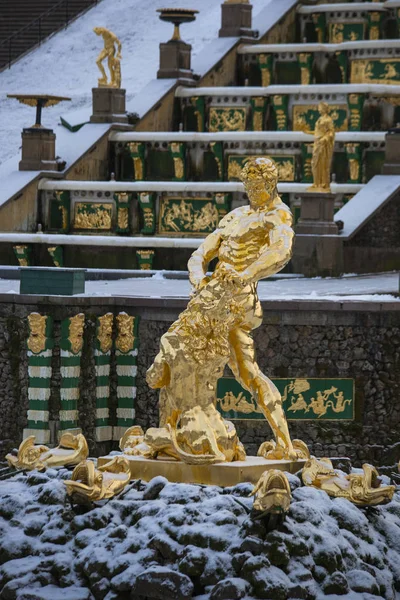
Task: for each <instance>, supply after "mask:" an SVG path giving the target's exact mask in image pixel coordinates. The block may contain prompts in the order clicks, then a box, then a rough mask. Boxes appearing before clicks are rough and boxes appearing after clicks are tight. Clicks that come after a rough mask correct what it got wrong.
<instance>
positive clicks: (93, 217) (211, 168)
mask: <svg viewBox="0 0 400 600" xmlns="http://www.w3.org/2000/svg"><path fill="white" fill-rule="evenodd" d="M391 2H392V4H393V1H392V0H391ZM386 5H387V7H386ZM296 20H297V28H295V27H293V28H292V31H291V32H288V36H287V37H288V40H287V43H280V44H257V43H249V42H248V41H247V42H246V43H245V44H242V45H240V46H239V49H238V52H237V55H236V81H234V82H233V85H231V86H229V87H228V86H225V87H202V86H201V82H200V85H199V86H198V87H183V86H180V87H177V88H176V91H175V108H174V115H173V118H172V120H171V127H170V131H165V132H157V131H147V132H146V131H140V130H139V128H137V129H138V130H137V131H125V132H121V131H115V130H114V131H111V132H110V133H109V137H108V149H109V162H108V176H109V178H110V180H109V181H73V178H68V180H67V179H65V180H55V179H47V180H42V181H41V183H40V190H41V191H40V207H41V213H40V215H41V226H42V227H43V231H44V233H45V235H43V234H40V235H37V234H32V233H31V234H28V233H27V234H21V237H19V238H18V240H19V243H20V244H21V243H24V244H26V246H25V247H26V248H27V251H26V253H24V254H23V256H22V255H21V256H22V260H25V261H26V260H29V257H28V255H29V256H32V254H30V252H28V250H29V248H34V255H35V256H36V259H34V260H33V264H38V265H39V264H49V263H50V264H51V260H52V258H51V256H52V255H50V256H49V255H48V254H47V253H46V245H49V244H50V243H51V244H52V246H53V250H54V246H57V248H58V255H57V256H58V258H57V261H58V262H59V261H60V256H62V261H63V263H64V264H65V266H91V267H98V268H126V269H132V268H136V267H138V268H152V267H153V268H156V269H185V266H186V261H187V258H188V256H189V254H190V253H191V252H192V251H193V248H195V247H196V246H197V245H198V244H199V243H200V241H201V238H203V237H205V236H206V235H207V234H208V233H209V232H210V231H212V230H214V229H215V227H216V226H217V224H218V221H219V220H220V218H221V217H222V216H223V215H224V214H225V213H226V212H227V211H229V210H232V209H233V208H236V207H237V206H240V205H241V204H243V203H246V202H247V200H246V198H245V197H244V194H243V186H242V184H241V183H240V181H239V173H240V170H241V168H242V166H243V164H244V162H245V161H246V159H247V158H248V157H250V156H257V155H258V156H265V155H268V156H271V158H273V159H274V160H275V161H276V163H277V165H278V170H279V175H280V183H279V187H278V190H279V192H280V194H281V196H282V199H283V201H284V202H286V203H287V204H288V205H289V206H290V207H291V210H292V212H293V214H294V216H295V221H296V220H297V219H298V217H299V215H300V209H301V193H302V192H304V191H305V190H306V188H307V187H309V185H310V182H311V181H312V173H311V155H312V142H313V135H312V132H313V129H314V126H315V122H316V120H317V118H318V116H319V115H318V108H317V107H318V103H319V102H321V101H324V102H327V103H328V104H329V106H330V109H331V115H332V118H333V120H334V123H335V126H336V130H337V134H336V141H335V149H334V159H333V167H332V170H333V173H334V179H333V183H332V192H333V193H334V194H335V210H336V211H338V212H337V216H338V220H340V219H341V218H342V216H343V220H344V221H345V228H344V232H343V234H342V236H341V240H342V242H341V243H343V244H344V250H345V252H347V256H348V257H351V260H350V258H349V260H348V263H347V264H346V269H345V270H347V271H357V272H366V271H370V270H371V266H373V268H372V270H385V269H393V268H397V267H396V264H397V262H396V261H398V260H399V257H400V248H398V251H397V249H394V248H390V247H388V248H386V247H384V246H385V242H384V239H378V237H379V236H378V235H377V234H376V233H375V232H374V228H372V231H371V232H370V234H369V233H368V231H367V229H366V228H368V227H369V222H370V219H371V218H372V216H373V214H374V215H376V214H377V213H379V212H381V213H382V211H386V213H387V215H386V213H385V216H384V218H383V217H382V216H381V217H379V218H381V219H382V218H383V220H384V221H385V222H389V223H392V227H393V228H394V229H395V228H396V227H398V226H400V223H399V222H398V221H399V219H400V217H399V214H398V213H399V211H398V209H396V208H393V207H394V206H395V204H394V203H397V205H398V187H399V186H400V183H399V182H398V181H397V179H399V178H397V179H396V178H395V177H394V178H393V180H391V181H390V186H389V187H390V189H389V188H388V190H387V194H386V195H384V194H383V193H382V197H381V198H379V201H375V200H376V197H377V194H376V189H382V190H383V187H384V186H383V187H382V185H383V184H382V181H381V179H378V180H377V179H376V176H377V175H380V173H381V170H382V166H383V164H384V161H385V143H386V138H385V136H386V132H387V130H389V129H391V128H393V127H395V126H396V123H398V122H399V121H400V67H399V66H398V65H400V62H399V59H400V42H399V41H398V39H388V38H387V36H388V35H392V36H395V35H398V33H396V32H398V30H399V28H400V15H397V12H396V11H395V10H394V8H393V7H392V6H391V3H390V2H381V3H379V2H375V3H369V2H365V3H362V2H358V3H349V10H348V11H346V10H344V5H343V3H341V4H339V5H338V6H337V8H336V7H335V4H318V5H313V6H302V5H301V3H298V4H297V7H296ZM300 40H301V41H300ZM370 180H374V181H375V183H374V184H373V185H372V186H371V189H372V188H374V186H375V188H374V190H375V191H373V196H374V198H375V200H373V199H370V198H369V193H368V192H366V191H364V192H362V191H363V188H364V187H365V186H366V184H368V182H369V181H370ZM387 181H388V182H389V179H388V180H387ZM365 189H367V188H365ZM399 189H400V188H399ZM359 193H363V194H364V195H363V196H362V199H361V200H360V202H361V204H360V202H358V201H356V202H354V203H352V198H353V197H354V196H357V194H359ZM372 200H373V202H372ZM372 204H373V206H374V209H373V211H372V210H369V209H366V210H364V208H363V207H365V206H367V207H368V205H371V206H372ZM389 205H390V206H389ZM352 206H354V207H356V208H355V209H354V210H356V211H359V212H360V218H358V219H357V218H356V219H353V220H352V224H351V227H349V223H350V218H349V215H351V213H352V208H351V207H352ZM357 206H358V207H359V208H358V209H357ZM345 207H346V209H345ZM391 207H392V208H391ZM341 211H344V212H341ZM361 213H362V214H361ZM382 214H383V213H382ZM48 234H50V235H48ZM83 234H84V235H83ZM88 234H89V235H88ZM4 235H6V234H3V237H4ZM9 235H10V236H11V237H10V238H9V239H10V241H11V239H14V238H12V234H9ZM24 236H25V237H24ZM89 236H90V240H91V241H88V237H89ZM3 237H2V240H3ZM338 237H340V235H339V236H338ZM366 237H367V238H368V239H371V245H372V246H373V245H374V244H376V247H377V248H378V247H379V252H377V253H376V262H374V261H375V258H374V257H372V255H371V257H370V261H369V262H367V263H366V262H365V261H364V260H363V254H364V253H365V238H366ZM389 238H390V236H389V237H388V239H389ZM7 239H8V238H7ZM15 239H16V238H15ZM372 240H373V241H372ZM4 241H6V238H5V237H4ZM90 244H92V246H93V248H92V249H90V250H89V249H88V245H90ZM110 245H112V246H113V252H110V251H109V249H110ZM397 245H400V244H397ZM83 246H84V247H85V249H84V248H83ZM19 248H22V246H19ZM128 248H130V249H132V250H133V249H135V251H132V250H130V251H129V252H127V249H128ZM177 248H179V251H177ZM49 250H50V249H49ZM84 251H85V252H87V257H88V258H87V262H85V264H83V263H82V257H83V252H84ZM135 252H136V254H135ZM390 256H391V257H392V258H393V257H395V259H394V260H392V259H390V260H391V262H390V260H389V258H390ZM388 257H389V258H388ZM35 261H36V262H35ZM351 261H352V262H351ZM54 264H56V263H54Z"/></svg>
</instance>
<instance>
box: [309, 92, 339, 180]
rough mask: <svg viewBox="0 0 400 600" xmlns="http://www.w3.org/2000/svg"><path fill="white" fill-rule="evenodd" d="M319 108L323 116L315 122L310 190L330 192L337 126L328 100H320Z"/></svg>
mask: <svg viewBox="0 0 400 600" xmlns="http://www.w3.org/2000/svg"><path fill="white" fill-rule="evenodd" d="M318 110H319V113H320V115H321V116H320V117H319V119H318V121H317V122H316V124H315V132H314V135H315V139H314V146H313V154H312V159H311V169H312V174H313V184H312V186H311V187H309V188H308V190H309V191H314V192H330V191H331V186H330V181H331V163H332V156H333V146H334V143H335V127H334V125H333V121H332V118H331V117H330V116H329V105H328V104H327V103H326V102H320V103H319V105H318Z"/></svg>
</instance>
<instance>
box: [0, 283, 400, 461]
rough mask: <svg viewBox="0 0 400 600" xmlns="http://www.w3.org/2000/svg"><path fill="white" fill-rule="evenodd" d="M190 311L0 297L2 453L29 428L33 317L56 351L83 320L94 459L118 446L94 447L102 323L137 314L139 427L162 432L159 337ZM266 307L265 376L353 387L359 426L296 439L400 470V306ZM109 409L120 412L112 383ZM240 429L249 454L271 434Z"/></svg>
mask: <svg viewBox="0 0 400 600" xmlns="http://www.w3.org/2000/svg"><path fill="white" fill-rule="evenodd" d="M185 305H186V301H183V300H169V301H167V300H163V299H156V298H154V299H134V298H100V299H99V298H65V297H63V298H57V297H52V298H51V299H50V300H49V299H48V298H41V297H34V296H25V297H24V296H19V295H15V296H12V295H10V294H8V295H3V296H0V377H1V380H0V381H1V383H0V454H4V452H5V451H6V450H9V449H10V448H11V447H13V446H17V445H18V444H19V442H20V441H21V438H22V430H23V428H24V427H25V426H26V411H27V402H28V400H27V386H28V376H27V360H26V345H25V340H26V337H27V324H26V317H27V315H28V314H29V313H31V312H34V311H36V312H40V313H42V314H49V315H51V316H52V317H53V319H54V320H55V330H54V337H55V343H56V348H57V346H58V341H59V322H60V321H61V319H64V318H66V317H70V316H73V315H75V314H77V313H78V312H84V313H85V315H86V327H85V336H84V338H85V340H84V342H85V344H84V351H83V358H82V370H81V379H80V390H81V397H80V400H79V411H80V426H81V428H82V430H83V433H84V434H85V435H86V436H87V438H88V441H89V445H90V450H91V453H93V454H101V453H103V452H105V451H108V450H110V449H111V443H108V444H109V445H107V443H102V444H98V443H96V442H95V440H94V419H95V416H94V411H95V376H94V361H93V352H92V348H93V338H94V323H95V318H96V316H98V315H102V314H105V313H106V312H108V311H111V312H114V313H115V314H117V313H118V312H121V311H126V312H127V313H128V314H132V315H139V316H140V325H139V340H140V346H139V355H138V361H137V364H138V375H137V380H136V381H137V399H136V420H137V423H138V424H140V425H141V426H142V427H143V428H144V429H146V428H147V427H149V426H154V425H157V417H158V392H156V391H154V390H151V389H150V388H149V387H148V386H147V384H146V381H145V373H146V370H147V368H148V367H149V366H150V364H151V362H152V360H153V358H154V356H155V355H156V353H157V352H158V347H159V339H160V337H161V335H162V334H163V333H164V332H165V331H166V330H167V328H168V327H169V325H170V323H172V321H173V320H174V319H175V318H176V317H177V315H178V314H179V312H180V311H181V310H182V309H183V308H184V307H185ZM263 307H264V322H263V324H262V326H261V327H260V328H259V329H257V330H256V331H255V332H254V339H255V344H256V348H257V353H258V362H259V365H260V367H261V369H262V370H263V371H264V372H265V373H266V374H267V375H269V376H272V377H294V378H295V377H299V378H300V377H321V378H323V377H326V378H336V377H339V378H346V377H350V378H353V379H354V380H355V420H354V421H318V420H315V421H298V422H294V421H290V429H291V433H292V436H293V437H294V438H301V439H303V440H304V441H305V442H306V443H307V444H309V446H310V449H311V451H312V452H313V453H315V454H316V455H317V456H325V455H328V456H334V455H336V456H337V455H343V456H344V455H346V456H349V457H350V458H351V459H352V460H353V461H354V463H355V464H356V465H359V464H361V463H362V462H365V461H369V462H371V463H375V464H381V465H382V464H386V465H394V464H395V462H396V461H398V460H399V459H400V433H399V432H400V303H394V302H393V303H382V304H380V303H378V302H365V303H356V302H349V301H344V302H343V303H337V302H328V301H326V302H321V301H314V302H312V301H298V302H289V301H280V302H279V303H272V302H264V303H263ZM59 363H60V361H59V353H58V352H57V350H55V352H54V353H53V375H52V384H51V385H52V393H51V398H50V419H53V420H54V421H55V423H54V426H57V422H56V420H57V413H58V407H59V402H60V399H59V389H60V371H59V368H60V367H59ZM112 372H113V369H112ZM111 404H112V406H116V385H115V380H113V378H112V379H111ZM111 424H113V423H111ZM236 426H237V429H238V431H239V434H240V437H241V439H242V441H243V443H244V444H245V446H246V449H247V451H248V453H249V454H254V453H255V452H256V451H257V448H258V446H259V445H260V443H261V442H263V441H265V440H267V439H270V437H271V434H270V431H269V427H268V425H267V424H266V423H265V422H263V421H260V422H257V421H236ZM112 447H116V445H115V444H114V446H112Z"/></svg>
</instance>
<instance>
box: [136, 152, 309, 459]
mask: <svg viewBox="0 0 400 600" xmlns="http://www.w3.org/2000/svg"><path fill="white" fill-rule="evenodd" d="M241 178H242V180H243V183H244V185H245V189H246V192H247V194H248V197H249V201H250V206H241V207H239V208H236V209H235V210H233V211H232V212H230V213H229V214H227V215H226V216H225V217H224V218H223V219H222V220H221V222H220V223H219V225H218V228H217V229H216V230H215V231H214V232H213V233H211V234H210V235H209V236H208V237H207V238H206V239H205V240H204V242H203V243H202V244H201V245H200V247H199V248H198V249H197V250H196V251H195V252H194V253H193V255H192V257H191V258H190V260H189V262H188V268H189V277H190V281H191V283H192V285H193V288H194V293H193V296H192V299H191V300H190V302H189V304H188V306H187V308H186V310H185V311H183V313H181V315H180V316H179V318H178V319H177V321H175V323H173V324H172V325H171V327H170V328H169V330H168V331H167V333H166V334H164V335H163V336H162V338H161V344H160V352H159V353H158V355H157V356H156V358H155V360H154V363H153V365H152V366H151V367H150V369H149V370H148V372H147V382H148V383H149V385H150V386H151V387H153V388H161V391H160V427H159V428H153V429H149V430H147V432H146V435H145V436H144V440H143V441H144V444H141V443H140V441H139V440H138V439H133V440H132V447H131V450H132V451H131V452H130V453H132V454H140V453H143V454H146V455H147V456H153V457H154V456H155V455H157V453H159V452H163V453H166V454H169V455H170V456H174V457H175V458H178V459H181V460H184V461H185V462H192V463H204V462H218V461H221V460H222V461H224V460H227V461H232V460H239V459H243V458H244V456H245V453H244V449H243V446H242V445H241V443H240V442H239V440H238V438H237V434H236V431H235V428H234V426H233V424H232V423H230V422H228V421H225V420H224V419H223V418H222V417H221V415H220V413H219V412H218V411H217V409H216V408H215V402H216V389H217V382H218V379H219V378H220V377H221V376H222V374H223V370H224V367H225V365H226V364H229V366H230V368H231V370H232V371H233V373H234V375H235V377H236V379H237V380H238V381H239V382H240V383H241V385H242V386H243V387H244V388H245V389H247V390H248V391H249V392H251V394H252V395H253V397H254V398H255V399H256V401H257V403H258V406H259V407H260V409H261V411H262V412H263V414H264V415H265V418H266V419H267V420H268V423H269V424H270V426H271V429H272V431H273V433H274V435H275V439H276V442H275V443H267V448H266V449H267V450H270V451H271V452H270V453H269V455H268V457H271V458H289V459H294V458H296V457H297V456H298V454H297V452H296V450H294V449H293V445H292V442H291V439H290V435H289V431H288V426H287V422H286V417H285V414H284V411H283V408H282V399H281V395H280V393H279V391H278V389H277V388H276V387H275V385H274V384H273V383H272V381H270V380H269V379H268V377H266V376H265V375H264V374H263V373H262V372H261V370H260V368H259V366H258V364H257V362H256V358H255V350H254V342H253V338H252V336H251V331H252V330H253V329H255V328H256V327H259V326H260V325H261V323H262V309H261V304H260V301H259V299H258V296H257V282H258V281H259V280H260V279H262V278H264V277H268V276H269V275H272V274H273V273H276V272H277V271H280V270H281V269H282V268H283V267H284V266H285V265H286V263H287V262H288V261H289V259H290V257H291V252H292V242H293V235H294V234H293V230H292V228H291V225H292V215H291V213H290V210H289V209H288V207H287V206H286V205H285V204H283V202H282V201H281V199H280V197H279V196H278V192H277V182H278V170H277V167H276V165H275V163H274V162H273V161H272V160H270V159H268V158H257V159H254V160H250V161H248V162H247V163H246V165H245V167H244V169H243V170H242V173H241ZM214 258H218V263H217V266H216V269H215V271H214V273H213V274H212V276H211V277H208V276H207V275H206V272H207V267H208V264H209V262H210V261H211V260H212V259H214ZM138 442H139V443H138ZM265 454H266V453H264V455H265Z"/></svg>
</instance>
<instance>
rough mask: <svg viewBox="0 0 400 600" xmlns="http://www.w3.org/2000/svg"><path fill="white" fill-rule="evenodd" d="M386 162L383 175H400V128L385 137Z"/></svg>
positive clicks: (390, 131)
mask: <svg viewBox="0 0 400 600" xmlns="http://www.w3.org/2000/svg"><path fill="white" fill-rule="evenodd" d="M385 142H386V147H385V162H384V165H383V167H382V175H400V128H396V129H391V130H389V132H388V133H387V134H386V136H385Z"/></svg>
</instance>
